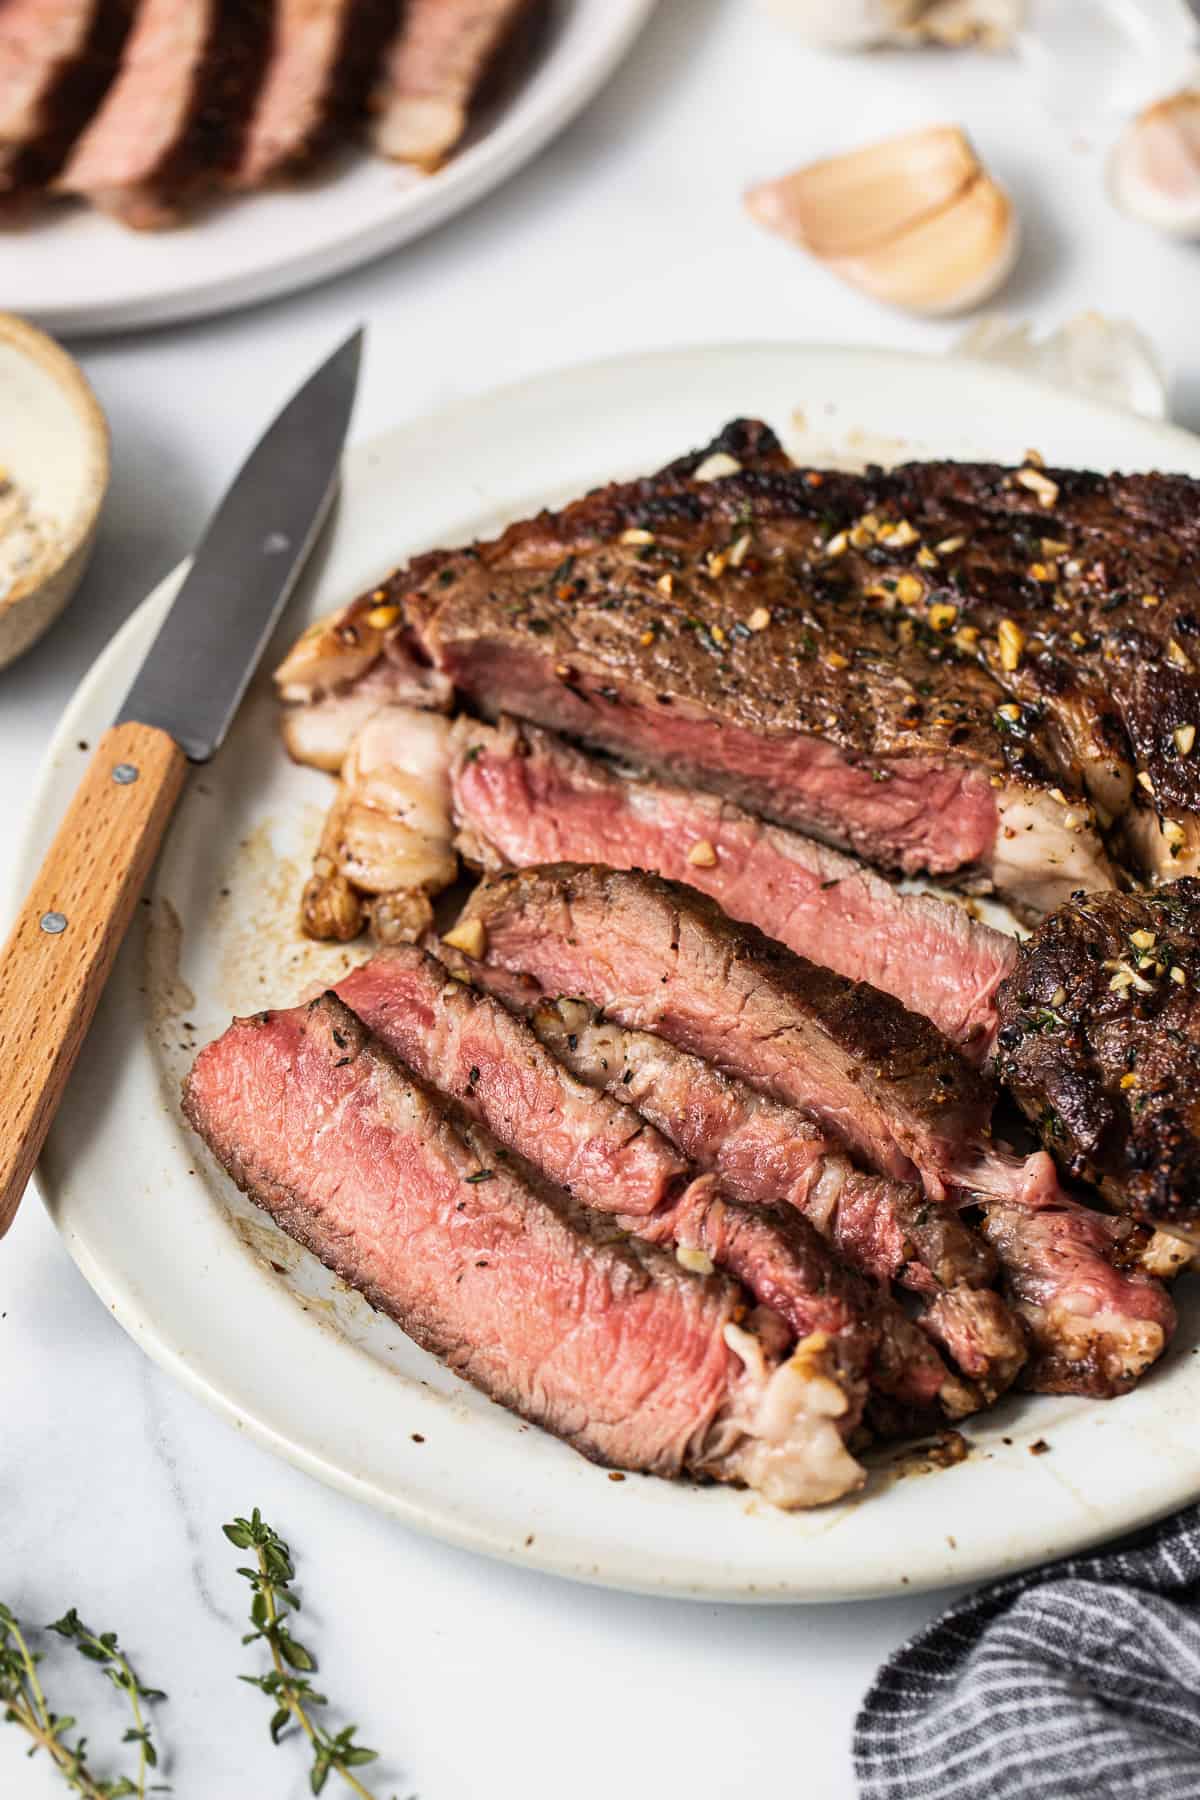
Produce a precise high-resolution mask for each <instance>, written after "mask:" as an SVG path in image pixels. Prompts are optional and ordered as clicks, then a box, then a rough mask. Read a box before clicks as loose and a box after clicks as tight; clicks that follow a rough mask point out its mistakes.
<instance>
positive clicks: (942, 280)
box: [747, 126, 1020, 314]
mask: <svg viewBox="0 0 1200 1800" xmlns="http://www.w3.org/2000/svg"><path fill="white" fill-rule="evenodd" d="M747 206H748V208H749V210H750V212H751V213H752V215H753V216H754V217H755V218H756V219H758V221H759V222H760V223H761V224H763V225H766V226H767V227H768V228H769V229H771V230H774V231H777V232H779V233H780V234H781V235H782V236H785V237H787V238H789V239H790V240H791V241H792V242H794V243H798V244H800V245H801V246H802V247H803V248H804V249H807V250H809V251H811V252H812V254H813V255H815V256H816V257H818V258H819V260H820V261H822V262H824V263H825V265H826V267H827V268H829V269H831V270H832V271H833V273H834V274H836V275H839V276H841V278H842V279H843V280H844V281H848V282H850V283H851V284H852V285H853V286H855V287H858V288H862V289H863V290H864V291H865V292H867V293H869V294H873V295H874V296H875V298H876V299H878V300H883V301H885V302H887V303H888V304H889V305H892V306H899V307H905V308H907V309H908V310H909V311H912V312H919V313H928V314H942V313H952V312H961V311H963V310H965V309H966V308H968V307H971V306H976V305H978V304H979V303H980V302H981V301H982V300H985V299H987V298H988V296H989V295H990V294H993V293H994V292H995V291H996V289H997V288H998V287H999V286H1000V284H1001V283H1002V282H1003V281H1004V280H1005V279H1006V277H1007V276H1008V274H1009V273H1010V271H1011V269H1012V267H1013V264H1014V262H1015V261H1016V258H1017V254H1018V250H1019V237H1020V234H1019V230H1018V224H1017V217H1016V213H1015V211H1014V209H1013V205H1012V202H1011V200H1010V199H1009V197H1008V195H1007V194H1006V193H1005V192H1004V190H1003V188H1001V187H1000V186H999V184H998V183H997V182H995V181H994V180H993V179H992V178H991V176H990V175H989V174H988V173H987V171H986V170H985V169H984V168H983V166H982V164H981V163H980V162H979V159H978V157H977V156H976V154H975V152H974V150H973V149H972V147H971V143H970V140H969V139H968V138H967V136H966V134H965V133H964V132H963V131H961V130H959V129H958V127H957V126H935V127H930V128H928V129H926V130H923V131H916V132H909V133H907V134H906V135H905V136H903V137H899V138H892V139H889V140H887V141H886V142H884V143H882V144H876V145H873V146H870V147H869V148H868V149H865V150H858V151H853V152H851V154H850V155H848V156H843V157H834V158H831V159H830V160H828V161H826V162H820V163H813V164H811V165H810V166H809V167H808V168H806V169H798V170H796V171H795V173H794V174H792V175H788V176H785V177H783V179H782V180H780V181H777V182H767V183H764V184H763V185H762V186H760V187H758V188H755V189H754V190H753V191H752V192H751V193H750V194H749V195H747Z"/></svg>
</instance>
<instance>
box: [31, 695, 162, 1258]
mask: <svg viewBox="0 0 1200 1800" xmlns="http://www.w3.org/2000/svg"><path fill="white" fill-rule="evenodd" d="M186 768H187V760H186V758H185V757H184V754H183V751H182V750H181V749H180V748H179V746H178V745H177V744H176V743H175V742H174V740H173V739H172V738H170V737H168V735H167V733H166V732H165V731H158V730H156V729H155V728H154V727H153V726H149V725H137V724H132V723H130V724H124V725H114V726H113V728H112V729H111V730H110V731H108V732H106V733H105V735H104V736H103V737H102V738H101V740H100V743H99V744H98V746H97V748H96V752H95V754H94V756H93V757H92V761H91V764H90V766H89V768H88V772H87V774H86V775H85V776H84V779H83V781H82V783H81V784H80V787H79V790H78V792H77V793H76V795H75V798H74V799H73V800H72V802H71V805H70V807H69V808H68V810H67V814H66V817H65V818H64V819H63V822H62V824H61V825H60V826H59V829H58V833H57V835H56V837H55V839H54V842H53V844H52V845H51V846H50V849H49V851H48V853H47V855H46V859H45V861H44V862H43V864H42V866H41V869H40V871H39V873H38V875H37V879H36V880H35V882H34V884H33V888H32V889H31V891H30V893H29V895H28V897H27V898H26V901H25V904H24V906H23V907H22V909H21V912H20V914H19V916H18V918H17V923H16V925H15V927H14V929H13V932H12V936H11V937H10V938H9V940H8V943H7V944H6V945H5V947H4V950H3V952H0V1234H2V1233H3V1232H5V1231H6V1230H7V1229H8V1227H9V1225H10V1224H11V1223H12V1219H13V1215H14V1214H15V1212H16V1210H17V1206H18V1205H19V1203H20V1199H21V1195H22V1193H23V1192H24V1190H25V1187H26V1184H27V1183H28V1181H29V1177H30V1175H31V1174H32V1173H33V1168H34V1164H35V1163H36V1162H37V1159H38V1156H39V1154H40V1152H41V1148H42V1145H43V1143H44V1142H45V1138H46V1132H47V1130H48V1128H49V1124H50V1120H51V1119H52V1118H53V1116H54V1112H55V1109H56V1107H57V1106H58V1102H59V1099H60V1098H61V1095H62V1091H63V1089H64V1087H65V1086H66V1083H67V1079H68V1077H69V1075H70V1073H71V1070H72V1068H73V1067H74V1064H75V1060H76V1058H77V1056H78V1055H79V1050H80V1046H81V1045H82V1043H83V1040H84V1036H85V1034H86V1032H87V1028H88V1026H89V1025H90V1024H91V1020H92V1015H93V1013H94V1012H95V1010H96V1005H97V1002H98V1001H99V998H100V994H101V991H102V989H103V987H104V983H105V981H106V980H107V978H108V974H109V971H110V970H111V968H112V965H113V963H114V961H115V960H116V955H117V951H118V950H119V948H120V946H121V940H122V938H123V937H124V935H125V931H126V928H127V927H128V924H129V920H130V916H131V914H132V912H133V908H134V905H135V904H136V902H137V897H138V895H139V893H140V892H141V889H142V887H143V884H144V883H145V880H146V877H147V875H148V874H149V872H150V868H151V865H152V863H153V861H154V858H155V855H156V853H157V851H158V847H159V845H160V843H161V842H162V837H163V833H164V832H165V830H166V827H167V822H168V820H169V819H170V816H171V811H172V808H173V807H174V805H175V801H176V799H177V798H178V795H179V790H180V788H181V787H182V785H183V777H184V773H185V771H186Z"/></svg>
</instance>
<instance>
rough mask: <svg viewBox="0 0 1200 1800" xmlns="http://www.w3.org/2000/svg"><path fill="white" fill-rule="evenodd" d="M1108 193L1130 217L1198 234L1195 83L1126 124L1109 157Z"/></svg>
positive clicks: (1199, 139) (1199, 137) (1199, 143)
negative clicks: (1193, 86)
mask: <svg viewBox="0 0 1200 1800" xmlns="http://www.w3.org/2000/svg"><path fill="white" fill-rule="evenodd" d="M1108 191H1109V194H1110V196H1111V198H1112V200H1113V201H1114V203H1115V204H1116V205H1117V206H1119V207H1120V209H1121V211H1122V212H1124V213H1128V214H1129V215H1130V217H1131V218H1135V219H1141V220H1143V221H1144V222H1145V223H1146V224H1147V225H1154V226H1156V227H1157V228H1158V230H1159V231H1166V232H1170V233H1171V234H1172V235H1173V236H1175V237H1183V238H1200V87H1196V88H1185V89H1184V90H1183V91H1182V92H1180V93H1178V94H1170V95H1168V96H1167V98H1166V99H1165V100H1158V101H1156V102H1155V104H1154V105H1153V106H1148V107H1147V108H1146V109H1145V111H1144V112H1140V113H1139V114H1138V115H1137V117H1136V118H1135V119H1133V120H1132V121H1131V122H1130V124H1129V125H1127V126H1126V128H1125V130H1124V131H1123V132H1122V134H1121V136H1120V138H1119V139H1118V141H1117V143H1116V145H1115V147H1114V149H1113V152H1112V155H1111V156H1110V158H1109V163H1108Z"/></svg>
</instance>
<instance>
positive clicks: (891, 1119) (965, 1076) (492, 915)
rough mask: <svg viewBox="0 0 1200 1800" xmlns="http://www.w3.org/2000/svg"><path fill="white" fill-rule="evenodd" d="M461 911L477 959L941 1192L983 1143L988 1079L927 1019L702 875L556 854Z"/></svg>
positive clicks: (882, 1167) (488, 886) (497, 882)
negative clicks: (766, 1098)
mask: <svg viewBox="0 0 1200 1800" xmlns="http://www.w3.org/2000/svg"><path fill="white" fill-rule="evenodd" d="M464 922H469V923H470V925H471V927H472V928H473V929H474V930H475V931H477V932H478V934H479V947H480V952H481V957H480V959H477V960H482V959H486V961H487V962H489V963H491V964H493V965H495V966H497V967H498V968H500V969H507V970H510V971H513V972H515V973H518V974H520V973H524V974H527V975H529V976H532V977H533V978H534V979H535V980H536V981H537V982H538V984H539V985H540V986H541V988H542V989H543V990H544V992H546V993H547V994H549V995H552V996H557V995H559V994H580V995H582V996H584V997H585V998H586V999H588V1000H590V1001H591V1002H592V1003H593V1004H594V1005H596V1006H599V1007H601V1008H602V1009H603V1010H604V1011H605V1012H606V1013H607V1014H608V1015H609V1016H610V1017H611V1018H613V1019H615V1020H616V1021H617V1023H618V1024H622V1025H630V1026H633V1027H635V1028H636V1029H639V1030H648V1031H652V1032H654V1033H656V1034H657V1035H659V1036H661V1037H666V1038H669V1039H670V1041H671V1042H672V1043H675V1044H677V1045H679V1047H680V1048H681V1049H685V1050H689V1051H692V1052H693V1053H694V1054H696V1055H698V1056H702V1057H704V1058H705V1060H706V1061H709V1062H712V1063H714V1064H715V1065H716V1066H717V1067H718V1068H720V1069H723V1070H724V1071H725V1072H726V1073H727V1074H730V1075H734V1076H736V1077H738V1078H739V1079H741V1080H745V1081H749V1082H750V1084H751V1085H752V1086H754V1087H757V1088H759V1089H760V1090H761V1091H762V1092H764V1093H767V1094H770V1095H771V1096H772V1097H773V1098H774V1099H776V1100H780V1101H782V1102H783V1103H784V1104H785V1105H789V1106H798V1107H799V1108H800V1109H801V1110H802V1111H805V1112H807V1113H810V1114H812V1115H814V1116H815V1117H816V1118H817V1119H818V1120H819V1121H820V1122H822V1123H823V1124H825V1125H826V1126H827V1127H828V1128H829V1129H830V1130H832V1131H833V1132H834V1133H835V1134H836V1136H837V1137H839V1138H840V1139H841V1140H842V1141H843V1142H844V1143H845V1144H847V1145H848V1146H849V1147H850V1148H851V1149H852V1150H855V1151H857V1152H858V1153H859V1154H860V1155H861V1156H862V1157H863V1158H864V1159H865V1160H866V1161H867V1162H868V1163H869V1164H870V1165H871V1166H872V1167H873V1168H875V1169H878V1170H879V1171H880V1173H882V1174H885V1175H888V1176H890V1177H892V1178H893V1179H894V1180H897V1181H912V1180H914V1179H916V1178H918V1177H919V1179H920V1180H921V1182H922V1184H923V1185H924V1187H925V1190H926V1192H927V1194H928V1195H929V1197H930V1198H931V1199H932V1200H935V1201H939V1202H940V1201H942V1200H944V1199H946V1198H947V1197H948V1196H950V1195H952V1194H953V1193H954V1192H955V1191H956V1190H957V1189H959V1188H960V1187H962V1186H963V1185H964V1182H965V1180H966V1177H967V1173H968V1168H969V1167H970V1165H971V1164H972V1162H973V1160H974V1159H975V1158H976V1156H983V1155H985V1154H986V1153H985V1149H984V1146H985V1141H986V1133H987V1130H988V1126H989V1121H990V1117H991V1111H992V1104H993V1098H994V1095H993V1090H992V1089H991V1087H990V1085H989V1084H988V1082H987V1081H986V1080H985V1079H984V1078H983V1077H982V1076H981V1075H979V1074H978V1073H977V1072H976V1071H975V1070H973V1069H972V1068H971V1067H970V1066H969V1064H967V1063H966V1062H964V1060H963V1059H962V1057H960V1056H959V1055H958V1054H957V1052H956V1051H955V1050H954V1049H953V1047H952V1046H951V1045H950V1044H948V1043H947V1041H946V1040H945V1039H944V1038H943V1037H942V1036H941V1035H940V1033H939V1032H937V1031H936V1030H935V1029H934V1027H933V1026H932V1025H931V1024H930V1023H929V1021H928V1020H927V1019H924V1018H922V1017H920V1016H919V1015H918V1014H916V1013H911V1012H908V1011H907V1010H906V1009H905V1008H904V1007H903V1006H901V1005H900V1003H899V1001H897V1000H894V999H893V998H892V997H891V995H889V994H881V993H879V992H878V991H877V990H875V989H873V988H869V987H867V986H866V985H865V984H864V983H861V982H859V983H856V982H851V981H847V980H846V979H845V977H844V976H841V975H836V974H834V973H833V972H832V971H831V970H829V969H822V968H819V967H818V966H817V965H816V964H814V963H810V962H808V961H806V960H805V959H804V958H803V957H799V956H796V955H795V954H794V953H793V952H792V951H790V950H786V949H785V948H784V947H783V945H781V944H777V943H776V942H775V941H774V940H773V939H771V938H768V937H766V936H765V935H764V934H763V933H762V932H760V931H758V930H756V929H755V928H754V926H752V925H735V924H734V923H733V921H732V920H730V919H729V918H727V917H726V916H725V914H724V913H723V912H722V911H721V910H720V908H719V907H718V906H717V905H716V904H715V903H714V902H713V901H711V900H709V899H707V898H706V897H705V896H704V895H702V894H699V893H697V892H696V890H695V889H693V888H688V887H685V886H683V885H682V884H679V883H676V882H668V881H663V880H661V879H659V878H658V877H656V876H649V875H641V874H636V873H627V872H620V871H615V870H611V869H604V868H599V867H593V866H588V867H578V866H575V865H572V864H551V865H547V866H545V867H541V868H535V869H526V870H522V871H520V872H518V873H516V874H512V875H499V876H490V877H488V879H487V880H486V881H484V882H483V883H481V884H480V886H479V887H478V888H476V890H475V892H474V893H473V894H472V896H471V898H470V899H469V901H468V902H467V906H466V908H465V911H464ZM456 941H457V942H458V943H459V944H460V945H461V946H462V947H463V948H464V949H465V948H466V947H467V946H466V944H465V943H464V941H463V938H462V936H461V933H458V934H456ZM971 1172H972V1175H973V1173H974V1171H973V1170H972V1171H971Z"/></svg>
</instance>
